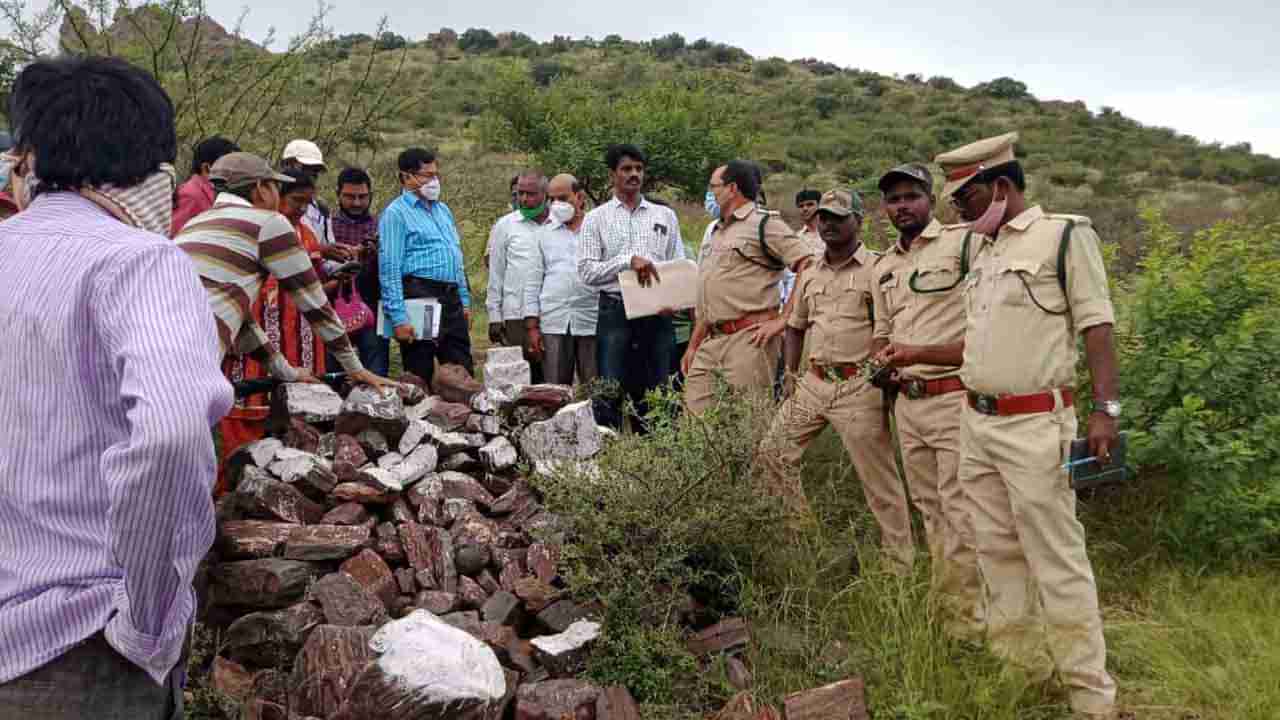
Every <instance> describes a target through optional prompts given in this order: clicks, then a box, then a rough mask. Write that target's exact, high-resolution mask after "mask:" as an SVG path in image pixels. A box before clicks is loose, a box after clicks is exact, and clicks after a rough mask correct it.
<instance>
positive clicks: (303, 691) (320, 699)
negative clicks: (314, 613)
mask: <svg viewBox="0 0 1280 720" xmlns="http://www.w3.org/2000/svg"><path fill="white" fill-rule="evenodd" d="M372 637H373V628H369V627H363V628H354V627H336V626H334V625H321V626H319V627H317V628H316V629H315V630H314V631H312V633H311V635H310V636H309V637H308V638H307V643H306V645H304V646H303V648H302V651H301V652H299V653H298V657H297V660H296V661H295V662H294V664H293V675H292V676H291V678H290V682H289V686H290V692H289V696H290V700H291V705H292V706H293V709H294V710H295V711H296V712H298V713H300V714H304V715H314V716H317V717H322V718H328V717H331V716H333V714H334V713H336V712H337V711H338V708H339V707H340V706H341V705H342V703H343V702H344V701H345V700H346V699H347V696H348V695H349V694H350V692H351V683H352V681H353V680H355V677H356V674H357V673H359V672H360V671H361V670H362V669H364V666H365V665H366V664H367V663H368V661H369V659H370V658H371V657H372V653H371V652H370V650H369V640H370V639H371V638H372Z"/></svg>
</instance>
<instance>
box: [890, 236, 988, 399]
mask: <svg viewBox="0 0 1280 720" xmlns="http://www.w3.org/2000/svg"><path fill="white" fill-rule="evenodd" d="M967 234H969V229H968V226H967V225H947V226H943V224H942V223H940V222H938V221H937V220H936V219H935V220H933V221H932V222H930V223H929V225H928V226H927V227H925V229H924V230H923V231H922V232H921V233H920V236H919V237H917V238H916V239H915V240H913V241H912V242H911V247H910V248H909V249H907V250H903V249H902V245H901V243H894V245H893V248H892V249H890V250H889V251H887V252H885V254H884V257H883V258H882V259H881V260H880V262H879V263H877V264H876V281H875V282H874V283H872V285H871V296H872V298H873V299H874V300H875V309H876V328H875V336H876V337H877V338H884V339H886V340H890V341H892V342H896V343H903V344H906V345H949V344H951V343H957V342H960V341H961V340H963V339H964V307H965V303H964V285H963V283H962V282H961V280H962V278H961V277H960V267H961V263H960V259H961V257H960V256H961V249H962V248H963V246H964V238H965V235H967ZM981 239H982V236H980V235H973V236H972V237H971V238H970V240H969V257H970V258H972V257H973V255H974V253H975V252H976V250H977V249H978V243H979V242H980V241H981ZM913 278H914V279H913ZM957 370H959V368H958V367H955V366H948V365H925V364H920V365H912V366H910V367H908V368H905V373H904V374H906V375H909V376H911V377H917V378H924V379H926V380H936V379H937V378H941V377H947V376H950V375H955V374H956V371H957Z"/></svg>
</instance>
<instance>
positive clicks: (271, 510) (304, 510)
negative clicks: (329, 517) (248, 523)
mask: <svg viewBox="0 0 1280 720" xmlns="http://www.w3.org/2000/svg"><path fill="white" fill-rule="evenodd" d="M236 502H237V504H238V505H239V506H240V507H241V508H243V509H244V511H245V512H246V513H248V514H250V515H252V516H254V517H259V518H265V519H271V520H277V519H278V520H283V521H285V522H289V523H297V524H299V525H307V524H311V523H315V522H319V520H320V518H321V517H322V516H323V515H324V508H323V507H321V506H320V505H317V504H316V503H314V502H312V501H311V500H308V499H307V498H306V497H305V496H303V494H302V493H301V492H298V490H297V488H295V487H293V486H292V485H287V484H285V483H282V482H280V481H279V480H276V479H275V478H273V477H271V476H270V475H268V474H267V473H266V472H265V471H263V470H259V469H258V468H255V467H246V468H245V469H244V474H243V475H242V476H241V478H240V485H239V487H237V488H236Z"/></svg>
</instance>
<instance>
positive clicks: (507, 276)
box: [485, 170, 548, 383]
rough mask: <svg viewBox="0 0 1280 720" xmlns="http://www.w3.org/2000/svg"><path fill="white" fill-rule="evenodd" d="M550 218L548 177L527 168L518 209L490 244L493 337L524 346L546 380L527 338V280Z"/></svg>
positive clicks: (519, 183)
mask: <svg viewBox="0 0 1280 720" xmlns="http://www.w3.org/2000/svg"><path fill="white" fill-rule="evenodd" d="M547 219H548V212H547V178H546V176H545V175H543V174H542V173H541V172H539V171H537V170H526V171H524V172H522V173H520V175H519V176H517V178H516V211H515V212H513V213H511V214H510V215H507V216H506V217H504V218H503V219H502V220H501V221H499V222H498V224H497V225H495V226H494V228H493V232H492V243H491V245H490V247H489V253H490V254H489V291H488V300H487V302H486V303H485V304H486V306H487V308H488V311H489V341H490V342H492V343H495V344H506V345H518V346H520V347H521V348H523V349H524V353H525V360H527V361H528V362H529V367H530V370H531V372H532V377H533V382H535V383H540V382H542V363H541V362H540V361H539V360H538V358H537V357H536V356H535V355H533V354H531V353H530V352H529V343H528V342H527V341H526V339H525V331H524V328H525V324H524V305H525V302H524V300H525V296H524V290H525V284H524V281H525V273H526V272H527V271H528V267H529V263H530V261H531V259H532V257H533V253H534V251H535V249H536V245H537V243H536V240H535V236H536V235H537V234H538V231H539V230H541V229H542V227H543V226H544V225H546V223H547Z"/></svg>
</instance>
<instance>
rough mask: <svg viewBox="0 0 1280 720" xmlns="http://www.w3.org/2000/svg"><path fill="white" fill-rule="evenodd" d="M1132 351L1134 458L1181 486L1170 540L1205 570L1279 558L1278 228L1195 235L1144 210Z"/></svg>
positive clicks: (1240, 225)
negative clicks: (1208, 565)
mask: <svg viewBox="0 0 1280 720" xmlns="http://www.w3.org/2000/svg"><path fill="white" fill-rule="evenodd" d="M1143 219H1144V220H1145V222H1146V223H1147V230H1146V233H1145V234H1146V251H1147V256H1146V258H1145V259H1144V260H1143V262H1142V272H1141V273H1140V274H1139V275H1138V276H1137V280H1136V282H1135V288H1134V294H1133V298H1132V322H1133V333H1132V337H1130V338H1128V341H1127V342H1126V343H1125V344H1124V362H1123V364H1122V368H1123V374H1122V385H1123V394H1124V396H1125V398H1126V399H1127V400H1128V401H1129V408H1131V410H1130V411H1129V412H1130V416H1131V417H1132V418H1133V420H1132V423H1133V426H1134V427H1135V432H1134V438H1133V440H1134V448H1133V457H1134V460H1136V461H1137V463H1138V464H1139V465H1140V466H1142V467H1144V468H1147V469H1152V470H1157V469H1163V470H1164V471H1166V472H1167V473H1168V474H1169V476H1170V478H1171V479H1172V480H1173V481H1174V482H1176V483H1178V484H1179V485H1180V492H1178V493H1177V497H1178V498H1179V499H1178V501H1177V502H1176V504H1175V507H1174V508H1173V510H1172V513H1171V517H1170V519H1169V524H1168V527H1167V528H1166V529H1165V533H1164V534H1165V537H1166V539H1167V541H1168V542H1169V544H1170V546H1171V547H1172V548H1173V549H1174V550H1175V551H1177V552H1179V553H1180V554H1185V555H1188V556H1191V557H1194V558H1196V559H1198V560H1201V561H1204V562H1208V563H1221V562H1223V561H1236V560H1247V559H1251V558H1259V557H1275V556H1277V555H1278V554H1280V371H1277V366H1276V359H1277V358H1278V357H1280V323H1277V322H1276V319H1277V318H1280V225H1278V224H1275V223H1270V224H1262V223H1257V222H1248V221H1235V222H1223V223H1219V224H1217V225H1215V226H1213V227H1211V228H1209V229H1206V230H1203V231H1200V232H1198V233H1196V234H1194V235H1193V236H1191V237H1190V238H1189V239H1188V238H1184V237H1182V236H1181V235H1179V234H1178V233H1176V232H1175V231H1174V230H1173V229H1172V228H1171V227H1170V226H1169V225H1168V224H1167V223H1166V222H1165V221H1164V220H1163V218H1161V217H1160V215H1159V214H1158V213H1156V212H1155V211H1153V210H1148V211H1145V212H1144V214H1143Z"/></svg>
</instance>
